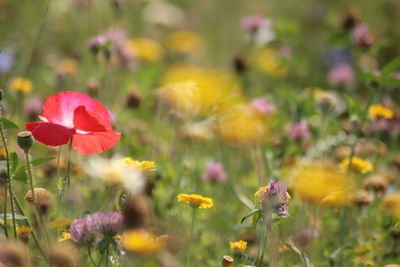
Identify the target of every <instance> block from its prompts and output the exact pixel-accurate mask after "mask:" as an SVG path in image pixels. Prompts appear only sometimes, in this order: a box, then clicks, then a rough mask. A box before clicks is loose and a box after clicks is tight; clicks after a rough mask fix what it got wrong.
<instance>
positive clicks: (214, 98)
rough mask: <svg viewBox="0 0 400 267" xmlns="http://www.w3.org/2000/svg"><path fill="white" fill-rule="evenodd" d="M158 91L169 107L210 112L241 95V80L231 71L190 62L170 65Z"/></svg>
mask: <svg viewBox="0 0 400 267" xmlns="http://www.w3.org/2000/svg"><path fill="white" fill-rule="evenodd" d="M158 93H159V96H160V98H161V100H162V101H163V102H165V103H166V104H168V106H169V107H171V108H172V109H174V110H175V111H178V112H183V113H185V114H189V115H210V114H213V113H214V112H215V111H217V110H218V109H219V108H220V107H222V106H223V105H225V104H227V103H232V102H235V101H237V100H238V99H240V98H241V88H240V83H239V81H238V80H237V78H236V77H234V76H233V75H232V74H230V73H228V72H225V71H222V70H216V69H206V68H200V67H195V66H188V65H177V66H173V67H172V68H170V69H169V71H168V72H167V74H166V76H165V78H164V80H163V82H162V87H161V88H160V89H159V90H158Z"/></svg>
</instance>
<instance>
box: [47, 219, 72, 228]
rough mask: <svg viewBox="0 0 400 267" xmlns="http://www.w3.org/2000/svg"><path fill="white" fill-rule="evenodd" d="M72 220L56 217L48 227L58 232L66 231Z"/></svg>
mask: <svg viewBox="0 0 400 267" xmlns="http://www.w3.org/2000/svg"><path fill="white" fill-rule="evenodd" d="M73 221H74V219H71V218H66V217H58V218H56V219H54V221H52V222H50V223H49V227H50V228H53V229H57V230H58V231H64V230H65V229H67V228H68V227H69V226H70V225H71V223H72V222H73Z"/></svg>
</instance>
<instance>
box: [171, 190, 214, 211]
mask: <svg viewBox="0 0 400 267" xmlns="http://www.w3.org/2000/svg"><path fill="white" fill-rule="evenodd" d="M177 199H178V202H184V203H188V204H190V205H191V206H192V207H193V208H199V209H206V208H211V207H212V206H214V204H213V200H212V199H211V198H207V197H203V196H201V195H196V194H191V195H187V194H179V195H178V197H177Z"/></svg>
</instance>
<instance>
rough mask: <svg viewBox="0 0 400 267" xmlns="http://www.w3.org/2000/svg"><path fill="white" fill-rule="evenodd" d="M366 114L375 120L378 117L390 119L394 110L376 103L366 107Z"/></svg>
mask: <svg viewBox="0 0 400 267" xmlns="http://www.w3.org/2000/svg"><path fill="white" fill-rule="evenodd" d="M368 115H369V118H370V119H371V120H376V119H379V118H384V119H391V118H393V116H394V112H393V111H392V110H391V109H389V108H386V107H384V106H382V105H380V104H376V105H371V106H370V107H369V108H368Z"/></svg>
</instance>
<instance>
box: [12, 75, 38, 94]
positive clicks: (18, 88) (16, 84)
mask: <svg viewBox="0 0 400 267" xmlns="http://www.w3.org/2000/svg"><path fill="white" fill-rule="evenodd" d="M32 88H33V85H32V81H31V80H28V79H25V78H23V77H18V78H15V79H14V80H12V81H11V89H12V90H14V91H15V92H18V93H22V94H25V95H27V94H29V93H30V92H32Z"/></svg>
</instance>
